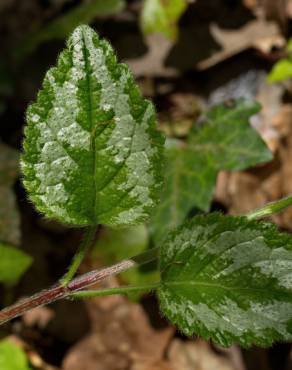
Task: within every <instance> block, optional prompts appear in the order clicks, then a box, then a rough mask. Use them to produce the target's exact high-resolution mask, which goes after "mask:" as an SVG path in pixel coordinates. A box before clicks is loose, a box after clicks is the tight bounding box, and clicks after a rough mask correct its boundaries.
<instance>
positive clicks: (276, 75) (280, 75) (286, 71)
mask: <svg viewBox="0 0 292 370" xmlns="http://www.w3.org/2000/svg"><path fill="white" fill-rule="evenodd" d="M291 77H292V60H290V59H281V60H279V62H277V63H276V64H275V65H274V66H273V68H272V70H271V72H270V73H269V75H268V81H269V82H280V81H284V80H288V79H289V78H291Z"/></svg>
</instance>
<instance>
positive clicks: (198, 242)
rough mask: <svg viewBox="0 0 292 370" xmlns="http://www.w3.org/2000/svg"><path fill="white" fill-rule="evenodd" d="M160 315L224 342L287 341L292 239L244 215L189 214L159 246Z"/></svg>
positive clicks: (291, 329) (290, 335)
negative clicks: (161, 313)
mask: <svg viewBox="0 0 292 370" xmlns="http://www.w3.org/2000/svg"><path fill="white" fill-rule="evenodd" d="M160 270H161V286H160V288H159V290H158V295H159V300H160V305H161V310H162V312H163V313H164V314H165V315H166V316H167V317H168V319H169V320H171V321H172V322H173V323H174V324H176V325H177V326H178V327H179V329H180V330H181V331H182V332H184V333H185V334H186V335H189V336H190V335H194V334H197V335H199V336H202V337H203V338H205V339H212V340H213V341H214V342H216V343H218V344H220V345H223V346H230V345H231V344H233V343H239V344H240V345H242V346H245V347H248V346H251V345H252V344H255V345H260V346H268V345H271V344H272V343H274V342H276V341H291V340H292V237H291V236H290V235H289V234H285V233H280V232H278V231H277V229H276V227H275V226H274V225H272V224H268V223H262V222H258V221H247V219H246V218H245V217H231V216H222V215H219V214H210V215H207V216H196V217H194V218H193V219H192V220H191V221H190V222H189V223H187V224H185V225H183V226H181V227H180V228H179V229H178V230H177V231H174V232H172V233H171V234H170V235H169V236H168V238H167V239H166V241H165V242H164V243H163V245H162V248H161V256H160Z"/></svg>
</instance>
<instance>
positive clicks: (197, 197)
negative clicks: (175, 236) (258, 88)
mask: <svg viewBox="0 0 292 370" xmlns="http://www.w3.org/2000/svg"><path fill="white" fill-rule="evenodd" d="M259 109H260V106H259V104H257V103H255V102H252V101H246V100H242V99H240V100H238V101H236V102H234V103H233V104H231V105H229V106H227V105H224V104H221V105H218V106H215V107H213V108H211V110H210V111H209V112H208V113H207V115H206V117H205V119H204V121H203V123H202V124H200V125H198V124H197V125H196V126H195V128H194V130H193V132H192V133H191V134H190V136H189V139H188V143H187V145H181V146H178V145H176V146H174V145H172V146H170V147H169V148H167V150H166V171H165V189H164V190H163V192H162V199H161V202H160V204H159V206H158V207H157V209H156V210H155V212H154V215H153V218H152V229H153V230H154V234H155V237H156V239H157V240H161V238H162V237H163V235H165V234H166V233H167V231H168V230H171V229H173V228H175V227H177V226H179V225H180V224H181V223H182V222H183V221H184V219H185V217H186V216H187V214H188V213H189V212H190V211H191V209H192V208H194V207H196V208H199V209H201V210H203V211H208V210H209V208H210V204H211V200H212V197H213V192H214V189H215V186H216V179H217V175H218V172H219V171H221V170H228V171H238V170H243V169H246V168H248V167H251V166H254V165H256V164H259V163H264V162H268V161H269V160H271V159H272V154H271V152H270V151H269V149H268V148H267V147H266V145H265V143H264V142H263V140H262V139H261V137H260V136H259V134H258V133H257V132H256V131H255V130H254V129H253V128H252V127H251V126H250V124H249V119H250V117H251V116H252V115H254V114H255V113H257V112H258V111H259Z"/></svg>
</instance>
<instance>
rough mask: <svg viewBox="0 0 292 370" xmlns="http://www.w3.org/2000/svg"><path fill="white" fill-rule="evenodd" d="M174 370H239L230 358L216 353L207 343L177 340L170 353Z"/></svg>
mask: <svg viewBox="0 0 292 370" xmlns="http://www.w3.org/2000/svg"><path fill="white" fill-rule="evenodd" d="M168 358H169V363H170V364H171V368H172V370H215V369H216V370H238V369H236V368H235V367H233V366H232V365H231V363H230V360H228V358H226V357H224V356H222V355H220V354H218V353H215V351H213V350H212V349H211V347H210V345H209V344H208V343H207V342H204V341H202V340H198V341H196V342H193V341H186V342H183V341H181V340H179V339H175V340H174V341H173V342H172V343H171V346H170V348H169V351H168Z"/></svg>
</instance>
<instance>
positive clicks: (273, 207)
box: [246, 195, 292, 220]
mask: <svg viewBox="0 0 292 370" xmlns="http://www.w3.org/2000/svg"><path fill="white" fill-rule="evenodd" d="M291 205H292V195H290V196H288V197H286V198H282V199H280V200H276V201H275V202H271V203H268V204H266V205H265V206H263V207H262V208H258V209H255V210H253V211H251V212H249V213H248V214H246V217H247V218H248V219H249V220H255V219H259V218H262V217H268V216H271V215H273V214H275V213H278V212H281V211H282V210H283V209H285V208H287V207H289V206H291Z"/></svg>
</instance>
